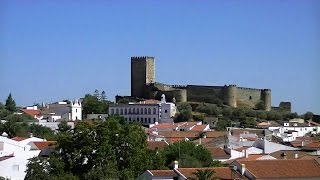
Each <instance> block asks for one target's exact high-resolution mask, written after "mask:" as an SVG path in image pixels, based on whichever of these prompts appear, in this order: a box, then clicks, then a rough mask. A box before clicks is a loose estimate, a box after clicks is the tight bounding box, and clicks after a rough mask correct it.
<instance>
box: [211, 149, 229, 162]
mask: <svg viewBox="0 0 320 180" xmlns="http://www.w3.org/2000/svg"><path fill="white" fill-rule="evenodd" d="M207 149H208V150H209V151H210V153H211V156H212V157H214V158H215V159H229V158H230V157H231V156H230V154H227V153H226V151H225V150H224V149H222V148H207Z"/></svg>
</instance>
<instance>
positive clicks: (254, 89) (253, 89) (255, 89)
mask: <svg viewBox="0 0 320 180" xmlns="http://www.w3.org/2000/svg"><path fill="white" fill-rule="evenodd" d="M238 89H240V90H247V91H260V92H261V91H264V89H257V88H247V87H238Z"/></svg>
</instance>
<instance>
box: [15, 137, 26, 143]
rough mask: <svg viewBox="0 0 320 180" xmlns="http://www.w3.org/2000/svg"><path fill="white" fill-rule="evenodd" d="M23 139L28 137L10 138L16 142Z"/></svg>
mask: <svg viewBox="0 0 320 180" xmlns="http://www.w3.org/2000/svg"><path fill="white" fill-rule="evenodd" d="M25 139H28V138H26V137H14V138H12V140H15V141H17V142H20V141H23V140H25Z"/></svg>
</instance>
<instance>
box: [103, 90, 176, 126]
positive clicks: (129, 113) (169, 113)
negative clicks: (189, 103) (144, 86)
mask: <svg viewBox="0 0 320 180" xmlns="http://www.w3.org/2000/svg"><path fill="white" fill-rule="evenodd" d="M175 113H176V106H175V104H173V103H167V102H166V100H165V96H164V95H162V98H161V102H158V101H154V100H153V101H152V100H151V101H148V100H147V101H141V102H138V103H129V104H112V105H110V106H109V115H119V116H122V117H124V119H125V120H126V121H127V122H140V123H141V124H143V125H146V126H147V125H150V124H156V123H173V116H174V115H175Z"/></svg>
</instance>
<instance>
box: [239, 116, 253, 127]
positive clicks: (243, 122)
mask: <svg viewBox="0 0 320 180" xmlns="http://www.w3.org/2000/svg"><path fill="white" fill-rule="evenodd" d="M256 125H257V122H256V120H255V119H254V118H253V117H247V118H240V126H241V127H244V128H254V127H255V126H256Z"/></svg>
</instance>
